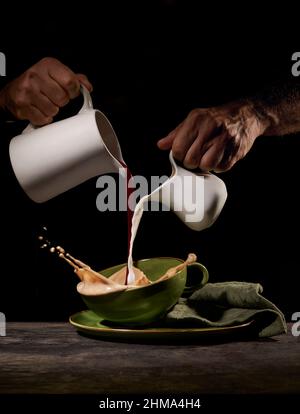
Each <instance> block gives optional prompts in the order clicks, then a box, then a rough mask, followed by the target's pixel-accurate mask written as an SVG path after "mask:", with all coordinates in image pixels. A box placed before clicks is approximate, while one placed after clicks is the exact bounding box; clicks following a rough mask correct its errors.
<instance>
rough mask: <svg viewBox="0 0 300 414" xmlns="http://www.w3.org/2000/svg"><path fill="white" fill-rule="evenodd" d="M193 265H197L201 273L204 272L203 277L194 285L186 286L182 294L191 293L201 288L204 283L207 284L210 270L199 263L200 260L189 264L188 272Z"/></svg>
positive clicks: (187, 294)
mask: <svg viewBox="0 0 300 414" xmlns="http://www.w3.org/2000/svg"><path fill="white" fill-rule="evenodd" d="M191 267H197V268H198V269H200V271H201V274H202V279H201V280H200V281H199V282H197V283H195V284H194V285H190V286H185V288H184V291H183V295H182V296H189V295H191V294H192V293H193V292H194V291H195V290H197V289H200V288H202V287H203V286H204V285H206V283H207V282H208V279H209V273H208V270H207V269H206V267H205V266H203V264H201V263H198V262H195V263H192V264H190V265H188V266H187V272H188V271H189V268H191Z"/></svg>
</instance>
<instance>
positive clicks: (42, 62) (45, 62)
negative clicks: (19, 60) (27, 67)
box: [37, 56, 59, 66]
mask: <svg viewBox="0 0 300 414" xmlns="http://www.w3.org/2000/svg"><path fill="white" fill-rule="evenodd" d="M58 62H59V61H58V60H57V59H55V58H53V57H50V56H46V57H44V58H43V59H41V60H40V61H39V62H38V63H37V65H46V66H48V65H53V64H57V63H58Z"/></svg>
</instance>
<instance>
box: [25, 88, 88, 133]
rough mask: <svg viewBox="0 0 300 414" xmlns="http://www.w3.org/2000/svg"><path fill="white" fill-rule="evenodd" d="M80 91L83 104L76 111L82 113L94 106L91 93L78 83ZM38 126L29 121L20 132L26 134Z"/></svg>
mask: <svg viewBox="0 0 300 414" xmlns="http://www.w3.org/2000/svg"><path fill="white" fill-rule="evenodd" d="M80 92H81V93H82V95H83V105H82V107H81V109H80V111H79V112H78V113H79V114H82V113H84V112H86V111H90V110H91V109H94V107H93V101H92V98H91V94H90V93H89V91H88V90H87V89H86V87H85V86H84V85H80ZM38 128H41V127H36V126H34V125H32V124H31V123H30V124H28V125H27V127H26V128H25V129H24V130H23V131H22V134H27V133H28V132H31V131H34V130H35V129H38Z"/></svg>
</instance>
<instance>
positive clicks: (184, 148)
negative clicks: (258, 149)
mask: <svg viewBox="0 0 300 414" xmlns="http://www.w3.org/2000/svg"><path fill="white" fill-rule="evenodd" d="M268 125H269V120H268V119H267V118H263V117H261V116H259V115H258V113H256V111H255V109H254V106H252V105H251V104H250V103H241V102H233V103H230V104H227V105H224V106H220V107H214V108H204V109H202V108H199V109H194V110H193V111H191V112H190V113H189V115H188V116H187V118H186V119H185V120H184V121H183V122H182V123H181V124H179V125H178V126H177V128H175V129H174V130H173V131H171V132H170V133H169V134H168V135H167V136H166V137H165V138H162V139H161V140H159V141H158V143H157V145H158V147H159V148H160V149H163V150H169V149H172V153H173V155H174V157H175V158H176V159H177V160H178V161H181V162H183V164H184V166H185V167H186V168H189V169H194V168H198V167H199V168H201V169H202V170H204V171H210V170H213V171H216V172H223V171H227V170H229V169H230V168H232V167H233V165H234V164H235V163H236V162H237V161H238V160H240V159H241V158H243V157H244V156H245V155H246V154H247V152H248V151H249V150H250V148H251V147H252V145H253V143H254V141H255V139H256V138H257V137H258V136H259V135H262V134H263V133H264V131H265V130H266V129H267V128H268Z"/></svg>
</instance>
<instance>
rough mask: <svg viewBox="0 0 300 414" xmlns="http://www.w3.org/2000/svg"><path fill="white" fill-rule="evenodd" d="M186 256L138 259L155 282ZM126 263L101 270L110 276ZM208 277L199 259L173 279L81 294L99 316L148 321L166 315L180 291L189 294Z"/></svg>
mask: <svg viewBox="0 0 300 414" xmlns="http://www.w3.org/2000/svg"><path fill="white" fill-rule="evenodd" d="M180 263H183V260H181V259H176V258H174V257H155V258H151V259H144V260H139V261H137V262H135V266H136V267H137V268H139V269H141V270H142V271H143V272H144V273H145V274H146V275H147V277H148V278H149V279H150V280H151V281H152V282H154V281H155V280H157V279H159V277H160V276H161V275H163V274H164V273H165V272H166V271H167V270H168V269H169V268H170V267H173V266H178V265H179V264H180ZM124 266H126V264H125V263H123V264H120V265H117V266H113V267H110V268H108V269H105V270H101V271H100V272H99V273H101V274H102V275H103V276H105V277H109V276H111V275H112V274H113V273H115V272H116V271H118V270H120V269H121V268H122V267H124ZM190 272H191V273H192V272H193V279H195V278H196V279H197V280H196V282H195V283H193V284H192V285H189V273H190ZM207 281H208V271H207V269H206V268H205V267H204V266H203V265H202V264H201V263H198V262H195V263H193V264H191V265H189V266H188V267H185V268H184V269H182V270H180V271H179V272H177V273H176V274H175V275H174V276H173V277H171V278H170V279H167V280H164V281H162V282H159V283H157V284H152V285H148V286H142V287H138V288H136V289H132V290H130V289H129V290H126V291H122V292H112V293H108V294H106V295H97V296H85V295H81V297H82V299H83V301H84V302H85V304H86V305H87V307H88V308H89V309H90V310H92V311H93V312H94V313H96V314H97V315H98V316H99V317H100V318H102V319H104V320H107V321H110V322H114V323H117V324H119V325H124V326H142V325H147V324H149V323H152V322H154V321H156V320H157V319H159V318H161V317H163V316H164V315H165V314H166V313H167V312H168V311H169V310H170V309H171V308H172V307H173V306H174V305H175V304H176V302H177V301H178V299H179V298H180V296H181V295H189V294H191V293H192V292H193V291H194V290H196V289H199V288H201V287H202V286H204V285H205V284H206V283H207Z"/></svg>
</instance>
